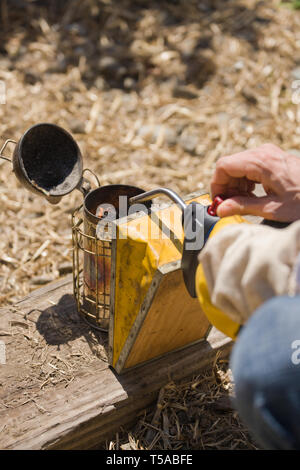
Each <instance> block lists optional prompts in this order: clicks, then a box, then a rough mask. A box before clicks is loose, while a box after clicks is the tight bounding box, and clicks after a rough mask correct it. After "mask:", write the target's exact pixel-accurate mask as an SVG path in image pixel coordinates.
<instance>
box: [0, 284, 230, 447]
mask: <svg viewBox="0 0 300 470" xmlns="http://www.w3.org/2000/svg"><path fill="white" fill-rule="evenodd" d="M71 292H72V279H71V277H67V278H66V279H64V280H62V281H59V282H56V283H52V284H50V285H49V286H46V287H43V288H42V289H39V290H37V291H35V292H34V293H32V294H30V295H29V296H27V297H26V298H25V299H24V300H22V301H21V302H18V303H17V304H15V305H14V306H11V307H8V308H4V309H1V310H0V335H1V336H0V339H1V340H2V341H4V343H5V345H6V354H7V363H6V365H0V448H1V449H90V448H96V447H97V446H99V444H100V443H101V442H102V441H103V440H105V439H107V438H109V437H110V436H112V435H113V434H114V433H115V432H116V431H117V430H118V429H119V427H120V426H121V425H124V424H128V423H132V422H133V421H135V420H136V419H137V414H138V413H139V412H140V411H141V410H143V409H144V408H146V407H147V406H149V405H150V404H151V403H152V402H153V401H154V400H155V398H156V396H157V394H158V391H159V389H160V388H161V387H162V386H163V385H165V384H166V383H167V382H168V381H169V380H171V379H173V380H180V379H184V378H187V377H189V376H191V375H192V374H195V373H198V372H199V371H200V370H201V368H203V367H205V366H207V365H209V364H210V363H211V361H212V360H213V359H214V358H215V355H216V351H219V350H220V351H222V354H224V355H225V354H228V352H229V350H230V346H231V342H230V340H229V338H226V337H224V336H223V335H222V334H221V333H219V332H216V331H215V330H212V332H211V333H210V335H209V338H208V340H207V341H203V342H202V343H198V344H194V345H192V346H190V347H189V348H185V349H183V350H180V351H177V352H176V353H171V354H168V355H166V356H165V357H163V358H162V359H160V360H155V361H153V362H151V363H148V364H147V365H145V366H142V367H138V368H136V369H133V370H131V371H129V372H127V373H125V374H124V375H121V376H118V375H117V374H116V373H115V372H114V371H113V370H112V369H110V368H109V366H108V363H107V356H106V350H107V346H108V344H107V335H106V334H105V333H101V332H95V331H93V330H92V329H91V328H90V327H89V326H88V325H87V324H86V323H85V322H84V321H82V319H81V318H80V317H79V315H78V313H77V311H76V308H75V302H74V299H73V296H72V295H71Z"/></svg>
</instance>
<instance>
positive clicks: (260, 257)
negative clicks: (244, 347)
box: [199, 221, 300, 324]
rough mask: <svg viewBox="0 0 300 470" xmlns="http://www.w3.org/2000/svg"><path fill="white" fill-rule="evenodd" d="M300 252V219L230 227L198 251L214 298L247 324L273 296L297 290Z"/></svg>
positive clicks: (218, 305)
mask: <svg viewBox="0 0 300 470" xmlns="http://www.w3.org/2000/svg"><path fill="white" fill-rule="evenodd" d="M299 252H300V221H297V222H294V223H293V224H291V225H290V226H289V227H287V228H285V229H275V228H271V227H268V226H264V225H254V224H253V225H251V224H237V225H231V226H228V227H225V228H224V229H223V230H221V231H220V232H219V233H217V234H216V235H215V236H213V237H211V238H210V239H209V240H208V242H207V244H206V246H205V248H204V249H203V251H202V252H201V254H200V256H199V261H200V262H201V263H202V266H203V269H204V273H205V277H206V280H207V286H208V290H209V292H210V296H211V301H212V303H213V304H214V305H216V306H217V307H218V308H220V309H221V310H222V311H223V312H224V313H227V314H228V316H230V317H231V318H232V319H233V320H234V321H236V322H238V323H241V324H243V323H245V321H246V320H247V319H248V318H249V316H250V315H251V314H252V313H253V312H254V310H255V309H256V308H258V307H259V306H260V305H261V304H263V303H264V302H265V301H267V300H268V299H270V298H271V297H274V296H277V295H284V294H288V295H293V294H295V293H296V289H297V287H296V279H297V275H298V276H299V257H298V255H299ZM297 258H298V261H297ZM297 272H298V274H297Z"/></svg>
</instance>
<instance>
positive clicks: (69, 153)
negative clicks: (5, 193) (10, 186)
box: [15, 123, 83, 197]
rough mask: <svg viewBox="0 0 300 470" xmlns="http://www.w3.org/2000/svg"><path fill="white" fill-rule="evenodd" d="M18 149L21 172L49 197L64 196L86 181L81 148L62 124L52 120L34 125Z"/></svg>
mask: <svg viewBox="0 0 300 470" xmlns="http://www.w3.org/2000/svg"><path fill="white" fill-rule="evenodd" d="M15 152H16V159H17V165H18V167H19V168H18V169H19V173H20V170H21V173H22V174H23V175H22V176H23V177H24V178H25V180H27V181H26V182H27V183H29V184H30V185H31V186H32V187H33V188H32V189H35V190H36V191H38V192H41V193H43V194H44V195H45V196H47V197H61V196H64V195H66V194H68V193H70V192H71V191H73V189H75V188H76V187H79V185H80V183H81V181H82V173H83V163H82V155H81V152H80V149H79V147H78V145H77V143H76V141H75V140H74V139H73V137H72V136H71V134H69V133H68V132H67V131H66V130H65V129H63V128H62V127H59V126H57V125H55V124H48V123H41V124H36V125H34V126H32V127H30V128H29V129H28V130H27V131H26V132H25V134H24V135H23V137H22V138H21V140H20V141H19V144H18V146H17V148H16V149H15Z"/></svg>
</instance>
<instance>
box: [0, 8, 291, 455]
mask: <svg viewBox="0 0 300 470" xmlns="http://www.w3.org/2000/svg"><path fill="white" fill-rule="evenodd" d="M0 7H1V8H0V15H1V16H0V25H1V27H0V80H2V81H3V82H5V86H6V91H7V93H6V99H7V102H6V104H5V105H4V104H3V105H0V139H1V143H2V142H4V140H5V139H8V138H11V139H15V140H18V139H19V138H20V136H21V135H22V134H23V132H24V131H25V130H26V129H27V128H28V127H29V126H31V125H33V124H35V123H37V122H42V121H46V122H53V123H56V124H59V125H61V126H63V127H65V128H66V129H68V130H70V131H71V132H72V133H73V135H74V137H75V138H76V140H77V142H78V143H79V145H80V147H81V149H82V152H83V155H84V160H85V166H86V167H89V168H91V169H92V170H93V171H95V172H96V173H97V175H98V176H99V178H100V180H101V183H102V185H105V184H109V183H126V184H138V185H139V186H141V187H143V188H145V189H150V188H153V187H155V186H159V185H163V186H169V187H171V188H173V189H174V190H177V191H178V192H179V193H181V194H186V193H189V192H191V191H192V190H195V189H197V188H202V187H208V182H209V179H210V176H211V174H212V171H213V168H214V165H215V162H216V160H217V159H218V158H219V157H220V156H221V155H224V154H228V153H232V152H236V151H240V150H244V149H246V148H250V147H255V146H257V145H260V144H262V143H264V142H266V141H272V142H273V143H275V144H278V145H280V146H281V147H283V148H284V149H291V148H299V144H300V107H299V105H296V104H294V103H293V100H292V96H293V93H294V92H295V90H294V89H293V88H292V84H293V81H294V80H295V79H296V78H297V71H295V69H296V67H297V66H298V67H299V63H300V53H299V45H300V14H299V13H298V12H297V11H292V10H289V9H286V8H280V7H279V2H278V1H275V0H273V1H271V0H268V1H256V0H239V1H236V0H234V1H233V0H228V1H226V2H225V1H224V0H214V1H208V0H207V1H205V0H203V1H201V2H199V1H194V0H190V1H189V2H186V1H184V0H173V1H171V0H169V1H166V0H164V1H151V2H149V1H146V0H145V1H143V0H135V1H134V0H123V1H122V2H119V1H117V0H103V1H100V0H98V1H97V0H72V1H70V0H69V1H65V2H58V1H57V2H53V1H43V2H42V1H29V0H28V1H22V0H10V1H8V0H1V2H0ZM298 73H299V70H298ZM10 151H12V146H11V147H10ZM6 153H8V154H9V153H10V152H9V149H8V151H7V152H6ZM80 202H81V196H80V194H79V193H78V194H75V193H74V194H71V195H69V196H67V197H65V198H64V200H63V201H62V202H61V203H60V204H59V205H58V206H50V205H49V204H48V203H47V202H46V201H44V200H43V199H42V198H38V197H36V196H35V195H31V194H30V193H28V192H27V191H26V190H24V189H23V188H22V187H21V186H20V184H19V183H18V182H17V181H16V179H15V177H14V175H13V173H12V172H11V168H10V164H9V163H7V162H4V161H2V160H1V161H0V305H4V304H9V303H10V304H11V303H14V302H15V301H16V300H18V299H20V298H21V297H23V296H24V295H25V294H27V293H28V292H30V291H31V290H33V289H35V288H36V287H37V286H38V285H40V284H43V283H47V282H49V281H51V280H54V279H57V278H59V277H60V276H61V275H63V274H64V273H66V272H68V271H70V269H71V232H70V214H71V212H72V210H73V209H74V208H75V207H76V206H77V205H78V204H79V203H80ZM213 377H214V375H209V376H208V378H207V381H206V380H204V378H200V379H199V378H198V379H195V380H196V382H192V383H190V384H186V385H183V386H181V385H180V386H176V387H175V386H174V385H173V384H171V385H170V386H169V387H168V388H166V389H165V390H164V396H163V399H162V400H163V405H162V408H161V413H160V416H159V424H158V425H157V426H156V425H152V426H154V428H151V422H152V416H151V415H150V416H148V415H147V416H146V417H145V418H143V421H140V424H139V428H138V429H137V431H136V432H137V440H138V441H139V444H136V445H139V446H143V447H146V446H149V445H150V446H151V445H152V447H155V446H158V447H159V448H162V447H163V446H166V447H168V446H171V448H177V447H176V446H185V445H189V446H191V447H192V446H193V445H194V444H193V442H194V441H193V439H194V440H195V442H197V446H199V447H205V448H212V447H214V446H216V447H219V448H225V447H226V448H232V447H236V448H239V447H240V446H241V447H243V446H244V447H245V446H249V447H251V446H252V444H251V443H250V442H249V441H248V438H247V437H245V435H244V434H243V431H242V430H241V428H240V424H239V423H238V421H237V419H236V417H235V415H234V414H232V413H231V414H227V415H226V416H225V415H224V416H221V417H220V418H219V421H218V420H217V419H215V418H213V419H215V421H213V420H211V419H210V417H209V416H207V408H209V404H210V403H212V402H214V398H215V397H217V398H218V396H219V395H220V396H221V395H222V393H223V392H222V390H221V389H220V383H217V382H216V381H214V380H213ZM197 380H200V381H201V384H200V385H199V386H198V385H195V383H197ZM202 380H203V382H202ZM202 387H204V388H203V391H202ZM210 394H212V395H210ZM195 396H196V398H195ZM211 396H212V398H211V400H212V402H211V401H210V397H211ZM201 397H203V398H201ZM195 400H196V401H197V400H200V402H199V404H198V405H197V406H196V408H197V407H198V411H199V409H200V411H201V413H200V415H199V416H200V417H199V418H197V417H196V414H197V413H196V414H195V415H194V414H193V413H194V411H193V409H194V408H193V406H194V405H192V404H191V403H193V401H195ZM176 402H177V403H179V404H180V406H181V407H184V409H182V410H181V411H182V413H183V414H184V413H185V416H187V419H188V420H190V419H191V421H188V423H186V424H185V423H184V422H183V421H180V420H179V421H180V423H179V429H177V427H176V426H177V424H176V423H177V421H176V419H177V418H178V413H177V412H176V413H177V414H176V413H175V414H174V409H176V406H175V408H174V403H176ZM186 410H187V411H186ZM204 410H205V413H204ZM177 411H178V410H177ZM189 413H190V414H191V413H192V414H191V416H190V414H189ZM176 416H177V418H176ZM178 419H179V418H178ZM197 419H199V422H198V424H197ZM206 419H208V420H209V422H208V424H205V420H206ZM202 420H203V426H202V424H201V423H202ZM228 420H229V421H230V423H229V424H228ZM143 422H145V423H147V424H146V425H143ZM214 423H217V424H214ZM229 425H230V428H229V429H230V430H231V431H232V436H233V437H232V439H231V438H228V436H227V434H226V436H227V440H226V439H225V440H223V435H224V438H225V437H226V436H225V434H224V426H225V432H226V433H227V429H228V427H226V426H229ZM143 426H144V427H143ZM175 427H176V429H175ZM155 428H157V429H159V430H157V429H155ZM149 430H153V431H154V434H153V433H152V434H153V439H152V438H151V439H152V441H151V442H150V444H149V442H148V443H147V444H146V443H145V442H146V441H145V439H146V438H147V439H148V441H149V434H147V433H148V431H149ZM210 432H211V434H208V433H210ZM222 432H223V434H222ZM235 432H236V434H235ZM218 433H219V434H218ZM152 434H151V436H152ZM147 435H148V437H147ZM243 436H244V437H243ZM147 439H146V440H147ZM155 439H156V443H154V444H153V440H155ZM239 440H241V442H239ZM114 445H115V444H114Z"/></svg>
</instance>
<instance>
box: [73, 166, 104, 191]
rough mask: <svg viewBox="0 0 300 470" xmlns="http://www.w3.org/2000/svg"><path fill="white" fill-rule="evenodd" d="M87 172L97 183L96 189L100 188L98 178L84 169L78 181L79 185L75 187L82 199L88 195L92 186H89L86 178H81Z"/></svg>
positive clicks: (87, 169)
mask: <svg viewBox="0 0 300 470" xmlns="http://www.w3.org/2000/svg"><path fill="white" fill-rule="evenodd" d="M87 171H88V172H90V173H91V174H92V175H93V176H94V178H95V180H96V181H97V184H98V187H99V188H100V186H101V183H100V180H99V178H98V176H97V175H96V173H94V172H93V171H92V170H90V169H89V168H85V169H84V170H83V172H82V178H81V181H80V183H79V185H78V187H77V189H78V190H79V191H80V192H81V193H82V194H83V196H84V197H85V196H87V195H88V193H89V192H90V191H91V189H92V185H91V183H90V181H89V180H88V179H87V178H84V176H83V175H84V173H86V172H87Z"/></svg>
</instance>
